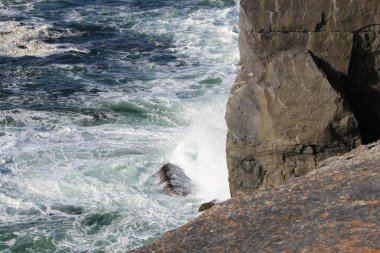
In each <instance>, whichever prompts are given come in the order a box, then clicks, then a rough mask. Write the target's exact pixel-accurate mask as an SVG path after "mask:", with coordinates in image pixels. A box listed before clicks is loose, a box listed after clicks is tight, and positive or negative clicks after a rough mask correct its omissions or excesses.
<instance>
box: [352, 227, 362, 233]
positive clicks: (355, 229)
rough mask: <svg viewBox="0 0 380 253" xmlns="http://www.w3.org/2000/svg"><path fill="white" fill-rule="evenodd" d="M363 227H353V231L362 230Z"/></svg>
mask: <svg viewBox="0 0 380 253" xmlns="http://www.w3.org/2000/svg"><path fill="white" fill-rule="evenodd" d="M361 229H362V228H360V227H357V228H351V232H357V231H359V230H361Z"/></svg>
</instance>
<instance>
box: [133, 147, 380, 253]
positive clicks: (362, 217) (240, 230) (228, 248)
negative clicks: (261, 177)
mask: <svg viewBox="0 0 380 253" xmlns="http://www.w3.org/2000/svg"><path fill="white" fill-rule="evenodd" d="M379 217H380V142H379V143H377V144H376V145H375V144H370V145H367V146H360V147H359V148H357V149H356V150H353V151H352V152H350V153H347V154H345V155H343V156H337V157H333V158H330V159H328V160H325V161H324V162H323V164H322V167H321V168H319V169H318V170H315V171H313V172H311V173H309V174H308V175H306V176H304V177H301V178H294V179H291V180H290V181H289V182H288V183H287V184H283V185H280V186H274V187H272V188H271V187H269V186H267V187H266V188H263V189H259V190H257V191H256V192H255V194H254V195H252V196H237V197H235V198H233V199H230V200H228V201H226V202H223V203H221V204H216V205H215V206H214V207H213V208H211V209H210V210H208V211H206V212H204V213H203V214H202V215H201V216H199V217H198V218H197V219H195V220H194V221H192V222H190V223H188V224H187V225H185V226H183V227H180V228H178V229H176V230H173V231H169V232H167V233H165V234H164V236H163V237H162V238H161V239H159V240H157V241H156V242H154V243H153V244H150V245H148V246H146V247H144V248H140V249H136V250H133V251H132V252H156V253H158V252H170V253H172V252H219V253H221V252H229V253H230V252H368V253H369V252H372V253H375V252H380V218H379Z"/></svg>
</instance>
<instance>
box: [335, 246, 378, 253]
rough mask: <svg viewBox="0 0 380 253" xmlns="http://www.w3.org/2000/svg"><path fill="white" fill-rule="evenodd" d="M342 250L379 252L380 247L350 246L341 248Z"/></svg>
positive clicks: (362, 252) (350, 252)
mask: <svg viewBox="0 0 380 253" xmlns="http://www.w3.org/2000/svg"><path fill="white" fill-rule="evenodd" d="M343 252H349V253H352V252H355V253H356V252H358V253H359V252H360V253H380V249H376V248H370V247H350V248H346V249H344V250H343Z"/></svg>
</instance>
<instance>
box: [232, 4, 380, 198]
mask: <svg viewBox="0 0 380 253" xmlns="http://www.w3.org/2000/svg"><path fill="white" fill-rule="evenodd" d="M240 4H241V12H240V33H239V48H240V55H241V68H240V70H239V73H238V77H237V79H236V83H235V85H234V87H233V88H232V92H231V96H230V98H229V101H228V105H227V112H226V122H227V126H228V134H227V163H228V169H229V182H230V190H231V194H232V196H236V195H238V194H245V193H250V192H253V191H255V190H256V189H258V188H259V187H260V186H262V185H276V184H279V183H282V182H283V181H285V180H288V179H289V178H291V177H297V176H302V175H304V174H306V173H308V172H310V171H312V170H313V169H315V168H316V166H317V164H318V162H319V161H321V160H324V159H326V158H328V157H331V156H334V155H336V154H340V153H344V152H348V151H350V150H351V149H352V148H355V147H356V146H358V145H360V144H361V143H369V142H373V141H376V140H377V139H379V138H380V128H379V127H378V126H379V124H380V113H379V112H380V102H379V101H380V78H379V76H380V54H379V48H380V40H379V38H380V25H379V24H380V1H373V0H358V1H331V0H320V1H309V0H294V1H280V0H279V1H272V0H270V1H269V0H257V1H251V0H241V2H240Z"/></svg>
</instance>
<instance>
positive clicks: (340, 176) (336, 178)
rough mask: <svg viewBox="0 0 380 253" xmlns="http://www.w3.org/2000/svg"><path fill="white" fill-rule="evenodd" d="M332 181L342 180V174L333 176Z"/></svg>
mask: <svg viewBox="0 0 380 253" xmlns="http://www.w3.org/2000/svg"><path fill="white" fill-rule="evenodd" d="M332 179H333V180H336V181H339V180H342V179H344V175H342V174H335V175H333V176H332Z"/></svg>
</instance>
